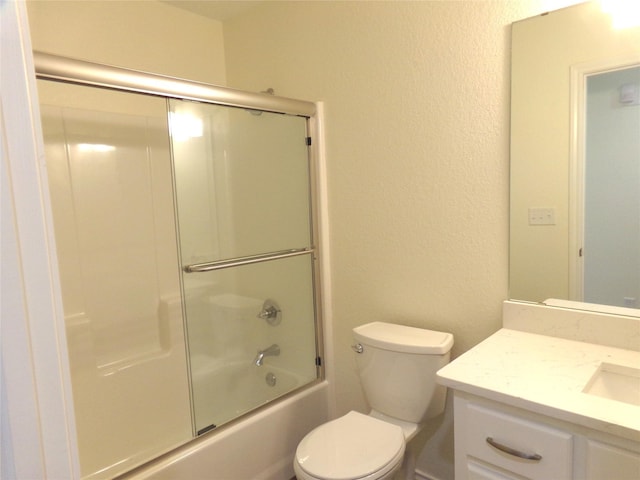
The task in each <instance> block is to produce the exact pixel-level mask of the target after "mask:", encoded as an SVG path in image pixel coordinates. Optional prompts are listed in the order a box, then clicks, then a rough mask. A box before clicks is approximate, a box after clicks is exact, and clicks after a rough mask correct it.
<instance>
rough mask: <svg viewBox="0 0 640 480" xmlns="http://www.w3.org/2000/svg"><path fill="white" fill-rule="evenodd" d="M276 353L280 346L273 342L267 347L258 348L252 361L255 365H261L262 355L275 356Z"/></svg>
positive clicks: (278, 353)
mask: <svg viewBox="0 0 640 480" xmlns="http://www.w3.org/2000/svg"><path fill="white" fill-rule="evenodd" d="M277 355H280V346H278V345H277V344H275V343H274V344H273V345H271V346H270V347H269V348H265V349H264V350H258V354H257V355H256V358H255V359H254V361H253V363H255V364H256V366H258V367H261V366H262V362H264V357H275V356H277Z"/></svg>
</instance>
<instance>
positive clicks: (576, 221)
mask: <svg viewBox="0 0 640 480" xmlns="http://www.w3.org/2000/svg"><path fill="white" fill-rule="evenodd" d="M639 64H640V55H630V56H626V57H621V58H608V59H603V60H597V61H592V62H587V63H580V64H576V65H572V66H571V85H570V88H571V104H570V116H571V127H570V128H571V130H570V134H569V299H570V300H575V301H580V302H581V301H583V300H584V251H583V249H584V202H585V197H584V181H585V175H584V173H585V159H586V148H585V145H586V138H585V137H586V126H587V125H586V124H587V122H586V113H587V112H586V105H587V78H588V77H589V76H591V75H597V74H600V73H606V72H613V71H616V70H624V69H626V68H631V67H634V66H637V65H639Z"/></svg>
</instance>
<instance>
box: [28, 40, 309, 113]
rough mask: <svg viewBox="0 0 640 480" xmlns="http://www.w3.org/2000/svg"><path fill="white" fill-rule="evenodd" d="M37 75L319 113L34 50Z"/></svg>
mask: <svg viewBox="0 0 640 480" xmlns="http://www.w3.org/2000/svg"><path fill="white" fill-rule="evenodd" d="M33 60H34V65H35V70H36V77H37V78H39V79H42V80H54V81H58V82H66V83H75V84H80V85H91V86H94V87H101V88H109V89H114V90H124V91H129V92H137V93H144V94H148V95H156V96H161V97H165V98H167V97H169V98H179V99H182V100H192V101H197V102H203V103H214V104H217V105H226V106H230V107H240V108H248V109H254V110H263V111H266V112H274V113H284V114H289V115H297V116H301V117H312V116H314V115H315V114H316V105H315V104H314V103H313V102H307V101H304V100H297V99H293V98H285V97H277V96H274V95H270V94H266V93H253V92H245V91H242V90H235V89H233V88H227V87H221V86H218V85H212V84H208V83H201V82H194V81H191V80H184V79H181V78H175V77H170V76H166V75H158V74H155V73H148V72H142V71H139V70H131V69H127V68H121V67H114V66H111V65H102V64H99V63H93V62H86V61H83V60H76V59H73V58H67V57H61V56H58V55H52V54H49V53H44V52H39V51H34V52H33Z"/></svg>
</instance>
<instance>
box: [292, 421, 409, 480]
mask: <svg viewBox="0 0 640 480" xmlns="http://www.w3.org/2000/svg"><path fill="white" fill-rule="evenodd" d="M404 450H405V440H404V434H403V433H402V428H400V427H399V426H397V425H392V424H390V423H387V422H384V421H382V420H379V419H377V418H373V417H369V416H367V415H363V414H361V413H358V412H353V411H352V412H349V413H347V414H346V415H344V416H342V417H340V418H338V419H336V420H332V421H330V422H327V423H325V424H323V425H320V426H319V427H317V428H316V429H314V430H312V431H311V432H310V433H309V434H307V436H306V437H304V438H303V439H302V441H301V442H300V444H299V445H298V449H297V450H296V457H295V467H296V473H297V474H298V476H299V480H302V479H304V478H305V477H306V478H307V479H323V480H356V479H363V480H364V479H378V478H382V477H384V475H385V474H387V473H389V472H392V471H394V470H395V469H396V467H398V466H399V465H400V464H401V462H402V458H403V456H404ZM300 477H302V479H301V478H300Z"/></svg>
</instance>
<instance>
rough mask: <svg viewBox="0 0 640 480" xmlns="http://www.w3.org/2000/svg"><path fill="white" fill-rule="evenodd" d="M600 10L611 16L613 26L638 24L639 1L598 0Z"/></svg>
mask: <svg viewBox="0 0 640 480" xmlns="http://www.w3.org/2000/svg"><path fill="white" fill-rule="evenodd" d="M600 4H601V6H602V11H603V12H605V13H608V14H609V15H610V16H611V23H612V25H613V28H617V29H622V28H629V27H637V26H640V2H638V0H600Z"/></svg>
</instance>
